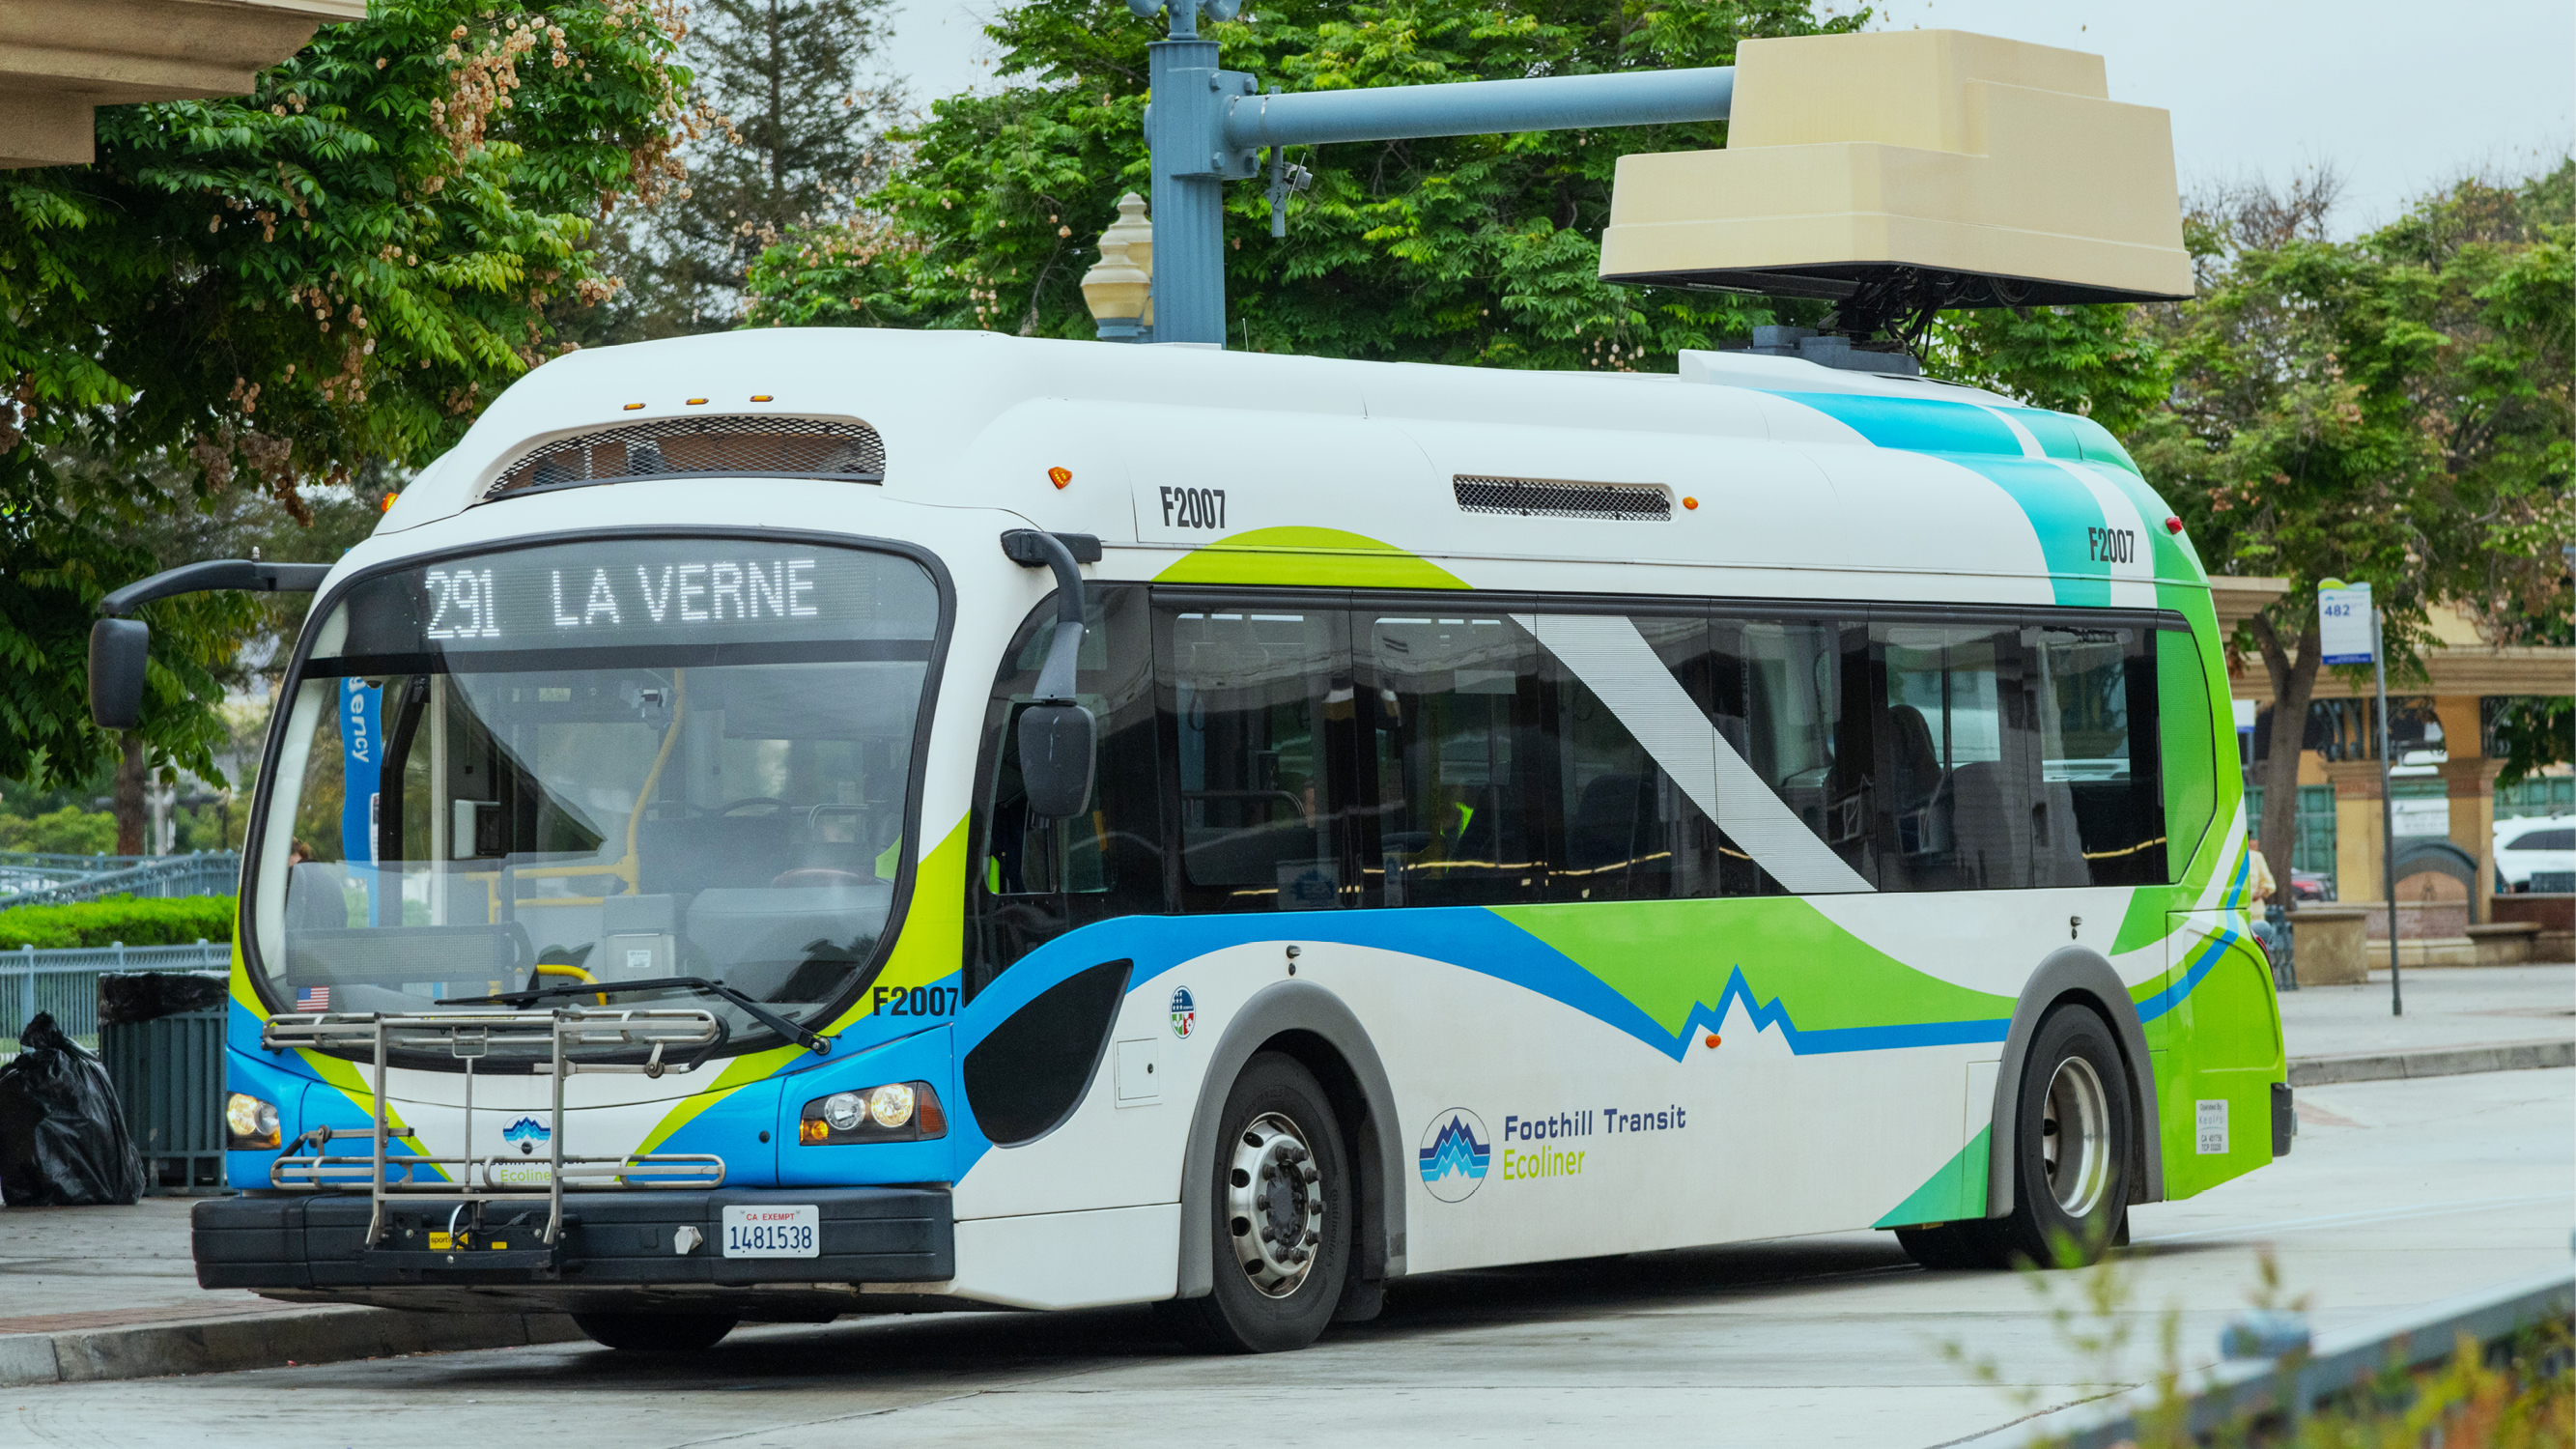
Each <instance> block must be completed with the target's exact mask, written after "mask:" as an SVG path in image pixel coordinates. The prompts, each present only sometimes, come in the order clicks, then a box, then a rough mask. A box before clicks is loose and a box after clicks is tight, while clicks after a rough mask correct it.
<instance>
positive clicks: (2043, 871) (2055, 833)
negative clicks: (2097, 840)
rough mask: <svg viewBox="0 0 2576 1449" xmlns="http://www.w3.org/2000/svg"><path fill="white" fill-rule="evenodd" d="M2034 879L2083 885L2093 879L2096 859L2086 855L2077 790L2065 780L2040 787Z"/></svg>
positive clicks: (2034, 824)
mask: <svg viewBox="0 0 2576 1449" xmlns="http://www.w3.org/2000/svg"><path fill="white" fill-rule="evenodd" d="M2030 816H2031V839H2032V844H2033V847H2034V849H2033V851H2032V856H2031V879H2030V883H2031V884H2032V885H2035V886H2080V885H2091V884H2092V883H2093V867H2092V862H2090V861H2088V860H2086V859H2085V858H2084V831H2083V828H2082V826H2081V825H2080V824H2078V822H2077V819H2076V815H2075V791H2074V790H2073V789H2072V788H2070V787H2069V786H2068V785H2067V783H2066V782H2065V781H2063V780H2050V781H2047V782H2046V783H2044V784H2042V785H2041V786H2040V787H2039V800H2038V801H2037V803H2035V804H2033V805H2032V806H2031V811H2030Z"/></svg>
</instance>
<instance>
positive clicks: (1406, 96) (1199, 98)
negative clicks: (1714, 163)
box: [1128, 0, 1735, 347]
mask: <svg viewBox="0 0 2576 1449" xmlns="http://www.w3.org/2000/svg"><path fill="white" fill-rule="evenodd" d="M1202 7H1204V8H1205V9H1206V10H1207V12H1208V13H1209V14H1210V15H1212V16H1214V17H1216V18H1217V19H1220V20H1223V19H1228V18H1230V17H1232V15H1233V14H1234V12H1235V8H1236V0H1128V8H1130V9H1131V10H1133V11H1135V12H1136V13H1137V14H1138V15H1140V16H1151V15H1153V14H1155V13H1157V12H1161V13H1164V14H1167V15H1169V16H1170V17H1171V32H1170V35H1169V38H1167V39H1164V40H1158V41H1156V42H1154V43H1153V44H1152V45H1151V46H1150V47H1148V50H1147V57H1148V58H1147V63H1146V83H1147V85H1148V86H1149V88H1150V93H1151V95H1152V98H1153V99H1152V102H1151V104H1149V105H1147V106H1146V108H1145V142H1146V147H1147V150H1148V151H1149V152H1150V153H1151V155H1152V159H1153V167H1154V195H1153V204H1154V283H1153V285H1154V340H1155V341H1157V342H1198V343H1210V344H1214V345H1216V346H1219V347H1222V346H1224V345H1225V331H1226V327H1225V190H1224V187H1225V183H1226V182H1227V181H1230V180H1240V179H1242V178H1245V177H1249V176H1255V175H1258V174H1259V172H1260V153H1261V148H1263V147H1265V146H1270V147H1277V146H1301V145H1320V144H1324V143H1328V142H1336V141H1401V140H1410V139H1415V138H1419V137H1425V136H1482V135H1491V134H1497V133H1501V132H1509V131H1562V130H1572V129H1576V128H1580V127H1587V126H1651V125H1669V124H1672V123H1675V122H1680V121H1722V120H1725V119H1726V117H1727V114H1728V112H1729V110H1730V109H1731V108H1732V107H1733V104H1734V100H1735V70H1734V68H1733V67H1731V66H1711V67H1705V68H1702V69H1696V70H1668V71H1619V72H1616V73H1613V74H1609V75H1581V76H1542V77H1538V78H1535V79H1529V80H1502V81H1467V82H1461V83H1458V84H1453V85H1436V86H1394V87H1388V88H1384V89H1378V90H1364V91H1320V92H1316V93H1313V94H1309V95H1299V96H1282V95H1269V96H1256V95H1255V94H1254V90H1255V86H1254V83H1253V78H1252V77H1251V76H1249V75H1246V74H1244V73H1243V72H1241V71H1230V70H1220V69H1218V67H1217V48H1216V42H1214V41H1211V40H1202V39H1200V38H1199V33H1198V16H1199V11H1200V9H1201V8H1202Z"/></svg>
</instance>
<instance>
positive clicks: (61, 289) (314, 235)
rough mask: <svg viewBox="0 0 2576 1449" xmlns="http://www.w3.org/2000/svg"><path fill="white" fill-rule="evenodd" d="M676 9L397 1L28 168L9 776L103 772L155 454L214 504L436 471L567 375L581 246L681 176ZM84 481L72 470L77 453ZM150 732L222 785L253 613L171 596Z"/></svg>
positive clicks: (18, 211)
mask: <svg viewBox="0 0 2576 1449" xmlns="http://www.w3.org/2000/svg"><path fill="white" fill-rule="evenodd" d="M679 28H680V25H679V19H678V11H677V9H676V5H675V0H558V3H551V4H548V5H545V6H543V7H542V8H534V7H530V8H522V7H520V6H517V5H502V6H498V7H495V6H491V5H489V4H487V3H483V0H378V3H377V4H375V5H374V6H373V7H372V9H371V12H370V16H369V18H368V19H367V20H366V21H365V22H363V23H354V24H348V25H338V26H324V27H323V28H322V29H321V30H320V31H318V32H316V34H315V35H314V37H313V41H312V43H311V44H310V45H309V46H307V47H306V48H305V49H304V50H303V51H301V52H300V53H298V54H297V55H296V56H294V57H293V58H292V59H290V60H288V61H287V62H286V63H284V64H283V65H280V66H277V67H275V68H273V69H271V70H268V71H264V72H262V73H261V74H260V76H259V78H258V88H257V90H256V91H254V92H253V93H252V94H251V95H250V96H248V97H236V98H222V99H215V100H197V101H172V102H166V103H162V104H156V105H144V106H122V107H109V108H104V109H102V110H100V111H99V113H98V121H97V128H98V155H97V160H96V162H95V163H94V164H92V165H89V166H62V167H51V168H44V169H38V170H28V171H18V172H11V173H6V174H5V175H0V388H5V391H6V392H7V395H8V396H7V400H6V401H5V402H0V570H5V574H0V776H10V777H16V778H22V779H27V780H30V781H31V782H37V783H41V782H43V781H44V780H47V779H49V778H55V777H58V776H61V775H64V774H71V775H77V774H81V773H84V772H86V771H87V770H89V769H90V768H92V767H93V765H94V764H95V763H97V762H98V761H99V760H101V759H102V758H104V757H106V756H108V755H109V754H112V753H113V751H114V746H113V745H112V744H111V743H110V742H109V741H108V740H107V739H105V738H104V737H103V736H101V735H100V734H98V733H97V732H96V731H95V730H93V729H91V728H90V727H89V726H88V724H87V723H86V720H85V709H84V707H83V705H82V702H81V701H82V693H83V691H82V681H83V676H84V674H85V669H84V648H83V641H84V639H85V636H86V632H87V627H88V619H89V616H90V613H91V607H92V605H94V603H95V602H96V601H97V599H98V598H99V596H100V595H101V594H102V593H104V592H105V591H106V590H107V589H109V588H112V587H114V586H116V585H118V584H121V583H124V582H127V581H129V580H131V579H133V578H135V577H138V576H139V575H140V574H142V573H145V572H149V571H150V568H151V566H152V564H153V560H152V559H151V557H150V556H149V550H148V549H146V548H145V547H143V546H142V544H141V543H139V542H138V541H137V539H136V525H137V522H138V520H139V519H141V518H143V517H145V516H147V515H149V514H151V513H152V512H154V511H155V510H158V509H161V508H164V507H166V506H167V499H166V496H165V495H163V494H162V493H161V492H160V491H159V490H158V489H156V488H154V487H152V486H150V480H149V478H148V477H147V474H148V473H149V472H150V471H151V466H150V465H151V463H152V462H153V460H157V461H158V463H159V465H160V466H161V467H162V468H164V469H167V470H174V471H176V472H178V473H179V474H181V475H182V476H184V477H185V478H186V479H188V480H189V482H188V486H189V488H190V490H191V491H192V492H193V493H194V494H195V495H196V496H197V497H199V498H201V499H212V498H216V497H220V496H223V495H226V494H227V493H228V492H230V491H231V490H236V489H243V488H251V487H256V488H257V489H259V490H261V491H264V492H265V493H267V494H268V495H269V496H271V497H272V498H274V499H275V500H276V503H277V505H278V506H279V507H281V508H283V509H284V510H285V511H286V512H287V513H289V514H290V515H292V516H294V517H296V518H297V519H298V520H299V521H301V520H304V519H306V518H307V517H309V512H310V510H309V505H308V504H307V502H306V500H305V498H304V496H303V489H304V487H305V486H306V485H308V484H310V483H311V482H313V481H314V480H347V479H349V478H350V477H351V476H352V474H353V470H356V469H359V468H362V467H365V466H368V465H369V464H370V463H374V462H385V461H389V462H392V463H396V464H400V463H405V462H412V461H418V460H422V459H425V458H426V457H428V456H430V455H432V454H434V453H436V452H437V451H439V450H440V449H442V448H444V447H445V446H447V445H448V444H449V443H450V442H452V441H453V440H454V439H455V437H456V436H457V435H459V434H460V433H461V432H462V431H463V429H464V428H465V426H466V425H467V424H468V423H470V422H471V421H472V419H473V416H474V414H475V412H476V411H477V410H478V409H479V407H480V406H481V404H482V402H483V401H484V400H486V399H488V398H489V397H490V396H492V395H493V394H494V393H497V392H498V391H499V390H500V388H501V387H503V386H505V385H506V384H507V383H508V382H509V381H510V380H512V379H513V378H516V377H517V376H519V375H520V374H521V373H524V372H525V371H527V370H528V369H529V368H531V367H534V366H536V365H537V364H538V363H540V362H542V361H543V360H544V359H545V358H546V357H548V356H550V355H552V353H553V351H554V350H555V349H556V346H557V343H556V341H555V339H554V337H553V335H552V334H551V332H550V330H549V326H548V322H547V315H546V304H547V302H548V300H549V299H550V298H553V297H557V296H566V297H582V298H593V299H595V298H597V297H599V296H602V295H605V294H606V293H607V292H609V291H611V290H613V289H614V288H615V286H616V285H617V283H616V279H614V278H612V277H610V276H607V275H604V274H602V272H601V271H600V270H599V269H598V267H597V266H596V265H595V259H594V256H593V254H592V253H589V252H586V251H584V250H583V249H582V247H581V243H582V241H583V240H584V239H585V237H586V236H587V234H588V232H589V229H590V227H591V226H592V225H593V224H594V223H595V222H596V221H597V220H598V219H599V218H600V217H602V216H604V215H606V214H607V213H608V212H609V211H610V210H611V209H612V208H613V207H614V206H616V205H617V204H619V203H620V202H622V201H625V200H628V199H631V198H637V197H648V196H650V195H651V194H652V193H654V192H655V191H656V190H657V189H659V188H662V187H665V186H667V185H668V184H669V183H670V182H671V181H672V180H673V179H675V177H676V175H677V174H678V170H679V168H678V164H677V162H676V161H675V160H674V159H673V150H674V148H675V147H676V146H677V145H678V144H679V142H680V140H682V139H683V138H684V133H685V128H686V121H687V115H686V108H685V87H686V85H687V82H688V75H687V72H686V71H684V70H681V69H679V68H678V67H676V66H674V65H672V64H671V63H670V56H671V54H672V47H673V45H674V43H675V38H676V35H677V33H678V31H679ZM75 461H76V462H77V463H78V464H79V466H73V465H72V464H73V462H75ZM146 617H147V618H148V619H149V620H150V621H151V622H152V624H153V625H154V632H155V639H156V645H155V652H154V662H153V670H152V686H151V692H150V695H149V697H148V699H147V703H146V712H145V717H144V726H143V729H142V731H141V734H142V737H143V739H144V740H145V741H146V742H147V743H148V744H149V746H150V748H151V750H152V751H153V753H154V755H155V756H156V757H157V758H162V759H167V760H170V761H174V762H176V763H178V764H181V765H185V766H186V767H188V768H191V769H195V770H197V771H199V772H200V773H205V774H209V775H211V774H212V772H213V763H212V760H211V758H210V754H209V751H210V750H211V748H212V747H213V745H214V744H215V743H217V742H218V741H219V740H220V739H221V736H222V731H221V727H220V725H219V724H218V723H217V722H216V721H214V720H213V719H212V717H211V715H210V713H209V708H210V706H211V704H212V702H213V701H214V700H215V699H216V698H217V697H218V694H219V691H218V688H217V679H216V675H215V673H214V672H213V671H214V669H215V667H216V666H218V665H220V664H222V663H223V662H224V660H225V655H226V654H227V653H228V651H229V647H230V645H231V643H232V642H233V641H234V640H236V639H237V638H238V637H239V635H240V632H241V630H242V628H243V627H245V626H247V625H249V624H250V623H252V622H254V621H255V618H254V615H253V614H252V613H251V612H249V606H248V605H247V604H246V603H244V602H243V601H241V600H238V599H234V600H225V599H222V598H204V597H200V598H195V599H184V600H173V601H170V602H167V603H164V604H160V605H156V606H153V607H152V608H151V609H150V610H147V612H146Z"/></svg>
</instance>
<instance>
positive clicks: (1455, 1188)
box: [1420, 1102, 1690, 1202]
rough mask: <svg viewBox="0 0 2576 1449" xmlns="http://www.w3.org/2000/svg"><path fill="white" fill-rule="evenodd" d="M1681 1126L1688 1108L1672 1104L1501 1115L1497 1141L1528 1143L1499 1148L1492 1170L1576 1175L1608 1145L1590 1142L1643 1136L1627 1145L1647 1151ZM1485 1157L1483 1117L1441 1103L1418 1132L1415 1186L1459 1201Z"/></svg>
mask: <svg viewBox="0 0 2576 1449" xmlns="http://www.w3.org/2000/svg"><path fill="white" fill-rule="evenodd" d="M1689 1127H1690V1110H1689V1109H1688V1108H1686V1107H1684V1106H1682V1105H1681V1104H1680V1103H1678V1102H1672V1103H1666V1104H1665V1105H1663V1106H1661V1107H1648V1108H1644V1109H1641V1110H1638V1111H1634V1112H1630V1111H1622V1110H1621V1109H1620V1108H1618V1107H1615V1106H1609V1107H1601V1108H1597V1109H1596V1108H1591V1107H1574V1108H1568V1109H1567V1110H1565V1111H1561V1112H1547V1113H1543V1114H1541V1115H1539V1116H1535V1117H1524V1116H1522V1115H1520V1114H1519V1113H1517V1112H1513V1113H1508V1114H1506V1115H1505V1116H1504V1118H1503V1131H1502V1140H1503V1141H1504V1142H1506V1143H1510V1142H1514V1141H1518V1142H1525V1143H1530V1144H1533V1146H1532V1147H1529V1148H1513V1147H1509V1146H1506V1147H1505V1148H1504V1149H1503V1154H1502V1157H1503V1160H1502V1163H1501V1168H1502V1171H1501V1172H1500V1173H1498V1174H1495V1175H1497V1176H1499V1177H1501V1178H1502V1180H1503V1181H1505V1182H1524V1181H1529V1180H1532V1179H1537V1178H1569V1177H1581V1176H1583V1175H1584V1165H1585V1159H1586V1157H1588V1156H1590V1155H1592V1154H1593V1152H1594V1151H1595V1149H1598V1148H1602V1147H1609V1146H1612V1145H1613V1144H1612V1143H1610V1142H1603V1141H1600V1140H1598V1139H1601V1138H1611V1139H1644V1140H1642V1141H1637V1142H1636V1143H1635V1145H1637V1146H1639V1147H1644V1148H1646V1149H1647V1150H1649V1151H1651V1150H1653V1143H1654V1140H1655V1139H1657V1138H1659V1137H1660V1136H1661V1135H1662V1134H1664V1133H1669V1132H1681V1131H1686V1130H1688V1129H1689ZM1584 1139H1593V1140H1589V1141H1586V1140H1584ZM1577 1143H1581V1145H1579V1146H1578V1145H1576V1144H1577ZM1621 1145H1625V1144H1624V1142H1623V1143H1622V1144H1621ZM1493 1158H1494V1150H1493V1145H1492V1140H1491V1139H1490V1138H1488V1137H1487V1136H1486V1133H1485V1123H1484V1119H1482V1118H1480V1117H1478V1116H1477V1115H1476V1114H1475V1113H1473V1112H1470V1111H1468V1110H1467V1109H1466V1108H1464V1107H1448V1108H1444V1109H1442V1110H1441V1111H1440V1113H1439V1114H1438V1115H1436V1116H1434V1117H1433V1118H1432V1119H1431V1125H1430V1126H1429V1127H1428V1128H1426V1129H1424V1131H1423V1134H1422V1151H1421V1159H1420V1168H1421V1172H1422V1185H1423V1186H1424V1187H1425V1188H1427V1189H1429V1190H1430V1193H1431V1195H1432V1196H1433V1197H1436V1198H1438V1199H1440V1200H1441V1201H1442V1202H1463V1201H1465V1200H1466V1199H1467V1197H1468V1196H1469V1195H1470V1194H1472V1193H1474V1192H1475V1190H1476V1189H1477V1188H1479V1187H1481V1186H1483V1185H1484V1181H1485V1177H1486V1174H1487V1172H1488V1170H1489V1169H1490V1168H1492V1167H1493V1166H1494V1165H1495V1164H1494V1160H1493Z"/></svg>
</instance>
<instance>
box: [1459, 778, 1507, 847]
mask: <svg viewBox="0 0 2576 1449" xmlns="http://www.w3.org/2000/svg"><path fill="white" fill-rule="evenodd" d="M1458 793H1459V801H1458V803H1459V804H1460V805H1463V806H1465V807H1466V810H1467V818H1466V820H1465V821H1464V822H1463V823H1462V824H1461V826H1460V827H1459V830H1458V835H1457V838H1456V839H1454V840H1452V841H1451V842H1450V843H1449V849H1448V851H1447V852H1446V854H1447V856H1448V858H1449V859H1450V860H1452V861H1454V862H1458V863H1460V864H1466V865H1490V864H1495V863H1497V862H1499V861H1500V860H1501V859H1502V854H1501V852H1502V836H1503V792H1502V791H1501V790H1498V789H1496V788H1495V787H1494V786H1492V785H1472V786H1469V787H1467V788H1466V789H1463V790H1461V791H1459V792H1458Z"/></svg>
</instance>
